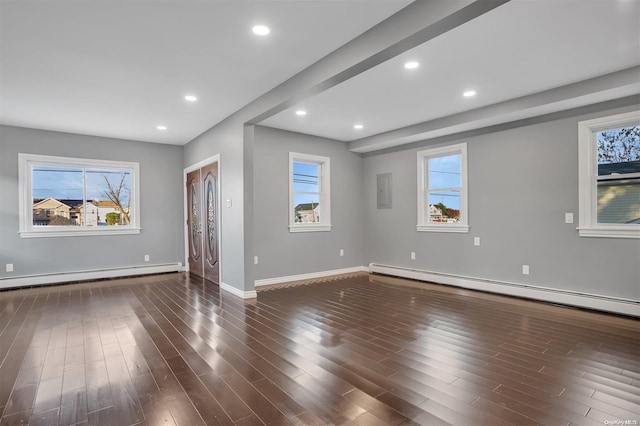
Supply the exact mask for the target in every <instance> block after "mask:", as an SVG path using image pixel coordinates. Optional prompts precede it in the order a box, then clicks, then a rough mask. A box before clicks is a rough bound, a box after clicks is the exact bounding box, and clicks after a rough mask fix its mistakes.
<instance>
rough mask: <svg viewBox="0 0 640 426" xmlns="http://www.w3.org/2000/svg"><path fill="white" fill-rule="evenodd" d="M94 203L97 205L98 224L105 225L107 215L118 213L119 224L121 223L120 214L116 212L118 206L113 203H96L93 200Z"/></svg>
mask: <svg viewBox="0 0 640 426" xmlns="http://www.w3.org/2000/svg"><path fill="white" fill-rule="evenodd" d="M93 202H94V203H97V205H98V224H99V225H106V224H107V215H108V214H109V213H118V214H119V216H120V220H119V222H120V223H122V214H121V213H120V212H119V210H118V205H117V204H116V203H114V202H113V201H97V200H94V201H93Z"/></svg>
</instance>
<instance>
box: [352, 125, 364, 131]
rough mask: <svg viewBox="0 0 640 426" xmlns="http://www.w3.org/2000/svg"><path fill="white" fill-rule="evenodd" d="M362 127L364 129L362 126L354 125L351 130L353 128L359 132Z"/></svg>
mask: <svg viewBox="0 0 640 426" xmlns="http://www.w3.org/2000/svg"><path fill="white" fill-rule="evenodd" d="M363 127H364V126H363V125H362V124H354V125H353V128H354V129H356V130H360V129H362V128H363Z"/></svg>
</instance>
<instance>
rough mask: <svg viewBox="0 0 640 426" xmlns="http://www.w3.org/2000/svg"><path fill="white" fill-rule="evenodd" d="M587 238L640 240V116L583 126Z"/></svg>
mask: <svg viewBox="0 0 640 426" xmlns="http://www.w3.org/2000/svg"><path fill="white" fill-rule="evenodd" d="M578 147H579V162H580V164H579V186H580V192H579V194H580V196H579V198H580V200H579V201H580V225H579V228H578V229H579V234H580V235H581V236H586V237H609V238H640V111H634V112H630V113H626V114H619V115H614V116H610V117H602V118H598V119H594V120H588V121H582V122H580V123H578Z"/></svg>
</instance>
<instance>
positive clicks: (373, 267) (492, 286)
mask: <svg viewBox="0 0 640 426" xmlns="http://www.w3.org/2000/svg"><path fill="white" fill-rule="evenodd" d="M369 273H372V274H381V275H391V276H394V277H401V278H409V279H412V280H418V281H428V282H432V283H436V284H445V285H451V286H454V287H462V288H467V289H470V290H480V291H487V292H490V293H497V294H504V295H508V296H517V297H523V298H526V299H535V300H542V301H545V302H551V303H558V304H562V305H570V306H577V307H580V308H587V309H595V310H599V311H606V312H612V313H616V314H621V315H629V316H634V317H640V301H638V300H631V299H622V298H617V297H610V296H604V295H599V294H589V293H580V292H575V291H569V290H560V289H555V288H549V287H541V286H532V285H528V284H520V283H513V282H507V281H496V280H489V279H485V278H476V277H467V276H462V275H454V274H447V273H442V272H433V271H426V270H421V269H413V268H405V267H402V266H392V265H383V264H379V263H371V264H369Z"/></svg>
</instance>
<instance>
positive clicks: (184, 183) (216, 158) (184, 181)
mask: <svg viewBox="0 0 640 426" xmlns="http://www.w3.org/2000/svg"><path fill="white" fill-rule="evenodd" d="M213 163H218V182H217V200H216V202H217V203H218V211H217V217H216V221H217V223H218V226H217V231H218V273H219V277H218V281H220V282H222V231H221V229H222V228H221V225H222V221H221V220H222V217H221V216H222V214H221V211H222V209H221V206H222V204H221V201H222V200H221V198H220V197H221V194H220V180H221V179H222V167H221V165H220V154H216V155H213V156H211V157H209V158H206V159H204V160H202V161H199V162H197V163H195V164H192V165H190V166H188V167H186V168H185V169H184V170H183V171H182V191H183V207H184V209H183V217H182V222H183V223H182V226H183V229H184V261H185V263H184V264H185V269H184V270H185V271H186V272H189V226H188V224H187V218H188V217H189V210H188V206H187V174H189V173H191V172H193V171H196V170H199V169H201V168H203V167H204V166H208V165H210V164H213Z"/></svg>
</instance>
